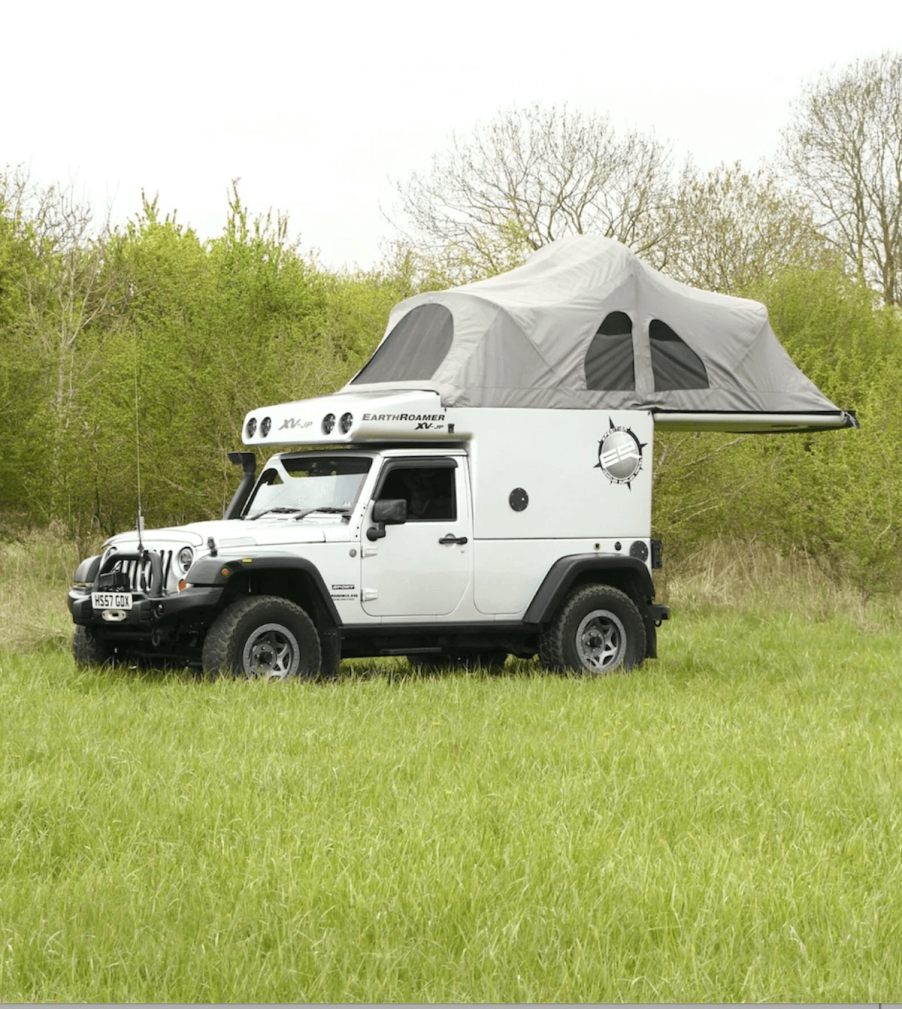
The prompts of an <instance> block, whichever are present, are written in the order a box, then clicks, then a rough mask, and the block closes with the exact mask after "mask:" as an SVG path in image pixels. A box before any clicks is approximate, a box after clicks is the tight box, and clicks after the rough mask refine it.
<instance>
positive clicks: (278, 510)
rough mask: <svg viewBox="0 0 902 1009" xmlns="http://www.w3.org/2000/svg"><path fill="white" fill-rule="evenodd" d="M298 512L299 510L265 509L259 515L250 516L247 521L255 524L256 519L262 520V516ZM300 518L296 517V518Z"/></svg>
mask: <svg viewBox="0 0 902 1009" xmlns="http://www.w3.org/2000/svg"><path fill="white" fill-rule="evenodd" d="M300 510H301V509H300V508H281V507H280V508H266V509H265V510H264V511H262V512H260V514H259V515H252V516H251V518H250V520H249V521H251V522H256V521H257V519H259V518H263V516H264V515H272V514H273V513H275V514H277V515H290V514H291V513H292V512H299V511H300ZM300 517H301V516H298V518H300Z"/></svg>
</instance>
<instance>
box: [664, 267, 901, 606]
mask: <svg viewBox="0 0 902 1009" xmlns="http://www.w3.org/2000/svg"><path fill="white" fill-rule="evenodd" d="M749 294H750V295H751V296H752V297H755V298H757V299H758V300H760V301H763V302H764V303H765V304H766V305H768V309H769V313H770V317H771V323H772V325H773V327H774V329H775V331H776V333H777V335H778V336H779V337H780V339H781V341H782V343H783V345H784V346H785V347H786V349H787V351H788V352H789V353H790V355H791V356H792V358H793V359H794V360H795V362H796V363H797V364H798V365H799V367H801V369H802V370H803V371H804V372H805V373H806V374H807V375H808V376H809V377H810V378H811V379H812V381H813V382H815V384H816V385H818V386H819V387H820V388H821V389H822V390H823V392H824V393H825V394H826V395H827V396H829V397H830V398H831V399H832V400H833V401H834V402H835V403H836V404H837V405H839V406H841V407H843V408H846V409H852V410H855V412H856V414H857V416H858V418H859V420H860V422H861V429H860V430H857V431H855V430H845V431H841V432H822V433H817V434H810V435H797V434H794V435H781V436H766V437H763V436H751V435H750V436H746V437H736V436H727V435H717V436H713V435H695V436H686V435H662V436H661V437H660V438H659V440H658V448H657V451H658V460H659V469H658V472H657V480H658V491H657V494H656V500H655V509H656V510H655V518H656V526H657V530H658V531H659V533H661V534H662V535H663V536H664V538H665V540H670V541H671V543H672V545H673V546H674V547H675V548H676V549H677V552H678V553H679V552H681V551H688V550H694V549H697V548H698V546H699V544H700V543H702V542H705V541H712V540H716V539H718V538H722V537H724V536H727V535H728V536H732V537H736V538H739V539H745V540H756V541H758V542H759V543H762V544H765V545H768V546H770V547H772V548H773V550H774V551H775V552H780V553H783V554H786V553H788V552H790V551H792V550H802V551H803V552H804V553H805V554H806V555H808V556H810V557H811V558H812V559H814V560H815V561H817V562H818V564H819V565H820V566H821V567H822V569H823V571H824V572H825V574H827V575H829V576H830V577H833V578H837V579H842V580H850V581H851V582H852V583H853V584H855V585H856V586H857V587H858V588H859V590H860V591H861V593H862V594H863V595H864V596H865V597H867V596H868V595H870V594H871V593H873V592H875V591H881V590H888V589H892V590H896V589H898V588H899V587H900V586H902V563H900V545H902V527H900V521H899V516H898V514H897V509H896V503H897V502H898V501H899V500H900V491H902V478H900V472H902V470H900V466H899V463H900V462H902V459H900V452H902V417H900V415H899V411H898V403H899V395H898V390H899V388H900V385H902V317H900V315H899V313H898V311H897V310H895V309H893V308H891V307H878V305H877V304H876V302H875V299H874V297H873V295H872V293H871V292H870V291H869V290H868V289H867V288H866V287H864V286H863V285H861V284H859V283H857V282H855V281H852V280H850V279H848V278H847V277H845V276H843V275H842V274H841V273H839V272H834V271H829V270H821V271H811V270H804V269H800V268H796V269H793V270H790V271H787V272H786V273H784V274H782V275H781V276H779V277H778V278H776V279H774V280H770V281H768V282H766V283H762V284H761V285H759V286H758V287H757V288H755V289H753V290H751V291H750V292H749Z"/></svg>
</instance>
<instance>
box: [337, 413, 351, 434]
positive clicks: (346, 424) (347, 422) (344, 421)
mask: <svg viewBox="0 0 902 1009" xmlns="http://www.w3.org/2000/svg"><path fill="white" fill-rule="evenodd" d="M353 423H354V418H353V417H352V416H351V414H349V413H343V414H342V415H341V420H340V421H339V426H340V427H341V433H342V434H347V433H348V431H350V430H351V425H352V424H353Z"/></svg>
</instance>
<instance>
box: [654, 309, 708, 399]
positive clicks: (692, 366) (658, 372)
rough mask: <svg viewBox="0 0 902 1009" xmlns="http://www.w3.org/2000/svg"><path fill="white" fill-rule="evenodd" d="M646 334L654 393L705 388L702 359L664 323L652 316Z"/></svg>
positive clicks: (705, 372) (705, 374)
mask: <svg viewBox="0 0 902 1009" xmlns="http://www.w3.org/2000/svg"><path fill="white" fill-rule="evenodd" d="M648 336H649V344H650V345H651V369H652V373H653V375H654V379H655V392H666V391H668V390H672V389H707V388H708V372H707V371H706V370H705V365H704V362H703V361H702V359H701V358H700V357H699V356H698V354H696V353H695V351H694V350H693V349H692V348H691V347H690V346H689V345H688V344H687V343H686V342H685V341H684V340H682V339H681V338H680V337H679V336H678V335H677V334H676V333H675V332H674V331H673V330H672V329H671V328H670V326H668V325H667V323H666V322H661V320H660V319H652V321H651V323H650V325H649V327H648Z"/></svg>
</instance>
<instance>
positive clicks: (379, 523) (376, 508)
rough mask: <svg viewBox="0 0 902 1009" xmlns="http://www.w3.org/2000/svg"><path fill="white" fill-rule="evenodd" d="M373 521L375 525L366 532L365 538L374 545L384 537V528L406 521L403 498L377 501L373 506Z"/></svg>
mask: <svg viewBox="0 0 902 1009" xmlns="http://www.w3.org/2000/svg"><path fill="white" fill-rule="evenodd" d="M373 521H374V522H375V523H376V524H375V525H374V526H370V527H369V529H367V531H366V538H367V539H368V540H369V541H370V542H371V543H375V541H376V540H381V539H382V538H383V536H385V527H386V526H387V525H389V526H397V525H401V524H402V523H404V522H406V521H407V502H406V501H405V500H404V498H390V499H389V500H387V501H377V502H376V503H375V504H374V505H373Z"/></svg>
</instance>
